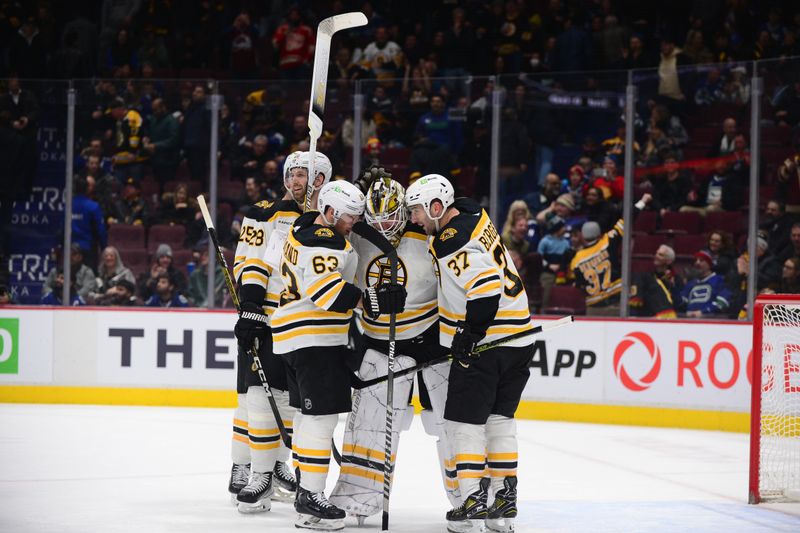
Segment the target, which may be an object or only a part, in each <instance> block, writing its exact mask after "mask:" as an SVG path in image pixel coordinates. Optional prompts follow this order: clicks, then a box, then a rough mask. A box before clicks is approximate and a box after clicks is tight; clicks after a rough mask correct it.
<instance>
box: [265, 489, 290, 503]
mask: <svg viewBox="0 0 800 533" xmlns="http://www.w3.org/2000/svg"><path fill="white" fill-rule="evenodd" d="M295 495H296V493H295V492H293V491H289V490H286V489H284V488H282V487H280V486H278V487H275V489H274V492H273V493H272V496H270V499H271V500H272V501H274V502H281V503H294V500H295Z"/></svg>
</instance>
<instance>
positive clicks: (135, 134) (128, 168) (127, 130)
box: [108, 98, 148, 183]
mask: <svg viewBox="0 0 800 533" xmlns="http://www.w3.org/2000/svg"><path fill="white" fill-rule="evenodd" d="M108 114H109V115H110V116H111V118H112V119H113V120H114V126H113V127H114V131H113V132H112V139H114V155H113V156H112V157H111V161H112V163H113V165H114V177H115V178H117V180H118V181H119V182H120V183H125V181H127V180H128V179H129V178H132V179H134V180H136V181H141V180H142V178H143V177H144V164H143V163H144V161H146V160H147V159H148V154H147V153H146V152H145V151H144V146H143V142H142V140H143V138H144V137H145V131H144V121H143V120H142V115H140V114H139V112H138V111H136V110H135V109H128V107H127V106H126V105H125V100H123V99H122V98H114V99H113V100H112V101H111V104H110V106H109V109H108Z"/></svg>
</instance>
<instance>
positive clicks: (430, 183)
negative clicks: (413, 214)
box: [406, 174, 456, 220]
mask: <svg viewBox="0 0 800 533" xmlns="http://www.w3.org/2000/svg"><path fill="white" fill-rule="evenodd" d="M455 196H456V193H455V189H453V185H452V184H451V183H450V181H449V180H448V179H447V178H445V177H444V176H442V175H440V174H427V175H425V176H422V177H421V178H419V179H418V180H417V181H415V182H414V183H413V184H411V185H409V187H408V190H407V191H406V205H407V206H408V207H411V206H414V205H421V206H422V209H423V210H424V211H425V214H426V215H427V216H428V218H430V219H431V220H439V219H440V218H442V216H443V215H444V211H445V210H447V208H448V207H450V206H451V205H453V202H454V201H455ZM434 200H439V201H440V202H441V203H442V205H443V206H444V210H442V213H441V214H440V215H439V216H438V217H434V216H432V215H431V204H432V203H433V201H434Z"/></svg>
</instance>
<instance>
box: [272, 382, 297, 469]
mask: <svg viewBox="0 0 800 533" xmlns="http://www.w3.org/2000/svg"><path fill="white" fill-rule="evenodd" d="M272 394H273V396H274V397H275V403H276V404H278V411H279V412H280V413H281V420H282V421H283V426H284V427H285V428H286V432H287V433H288V434H289V438H292V439H293V438H294V437H293V435H294V431H293V429H294V416H295V413H296V411H297V410H296V409H295V408H294V407H292V406H290V405H289V393H288V392H287V391H282V390H278V389H272ZM291 456H292V454H291V450H289V448H287V447H286V444H285V443H284V442H283V439H281V445H280V448H278V458H277V460H278V461H281V462H286V461H288V460H289V459H290V458H291Z"/></svg>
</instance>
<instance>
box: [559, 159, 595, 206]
mask: <svg viewBox="0 0 800 533" xmlns="http://www.w3.org/2000/svg"><path fill="white" fill-rule="evenodd" d="M588 186H589V180H587V179H586V174H584V172H583V167H581V166H580V165H572V166H571V167H569V177H568V178H566V179H563V180H561V193H562V194H569V195H570V196H572V201H573V202H574V203H575V210H576V211H581V210H583V203H584V191H585V190H586V188H587V187H588Z"/></svg>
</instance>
